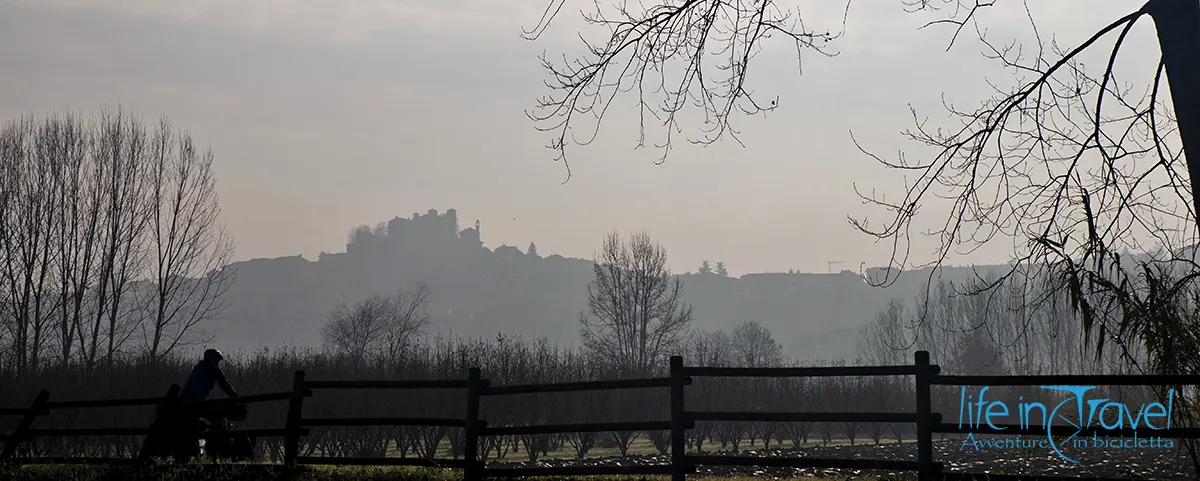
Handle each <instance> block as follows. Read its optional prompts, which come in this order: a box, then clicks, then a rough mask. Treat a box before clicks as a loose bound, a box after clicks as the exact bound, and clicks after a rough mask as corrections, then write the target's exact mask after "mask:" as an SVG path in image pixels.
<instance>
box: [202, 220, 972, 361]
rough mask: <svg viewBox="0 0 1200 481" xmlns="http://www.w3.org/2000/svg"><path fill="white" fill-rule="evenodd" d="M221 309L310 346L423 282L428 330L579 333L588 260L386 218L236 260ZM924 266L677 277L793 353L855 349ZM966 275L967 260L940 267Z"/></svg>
mask: <svg viewBox="0 0 1200 481" xmlns="http://www.w3.org/2000/svg"><path fill="white" fill-rule="evenodd" d="M234 268H235V269H237V278H236V280H235V281H234V284H233V285H232V287H231V288H230V290H229V291H228V293H227V296H228V297H227V301H228V302H229V307H228V309H226V310H225V311H224V313H223V315H222V316H221V317H220V318H219V319H216V320H215V323H214V324H213V326H212V327H213V328H215V330H216V336H217V342H218V343H219V344H220V345H221V346H222V347H225V348H227V349H233V350H236V349H247V350H252V349H256V348H259V347H261V346H267V347H272V348H274V347H278V346H281V345H289V346H306V345H317V344H319V332H320V324H321V320H322V317H323V315H324V314H325V312H327V311H328V310H329V309H330V308H331V307H332V306H334V305H335V304H336V303H337V302H339V301H342V300H346V301H354V300H356V299H358V298H360V297H362V296H364V295H366V294H367V293H369V292H372V291H374V292H389V291H395V290H398V289H403V288H407V287H410V286H412V285H413V284H414V283H416V282H425V283H426V284H428V285H429V286H430V289H431V302H432V311H433V313H434V319H433V327H432V328H431V330H430V332H431V333H432V332H442V333H450V332H453V333H454V334H456V335H465V336H484V337H493V336H495V335H496V334H497V333H500V332H503V333H508V334H518V335H523V336H526V337H541V336H544V337H547V338H549V339H551V340H552V341H556V342H559V343H562V344H572V343H574V342H575V341H576V340H577V338H578V317H579V312H580V311H581V310H582V309H584V308H585V307H586V305H585V301H586V295H587V291H586V287H587V284H588V283H589V282H590V281H591V280H592V263H591V261H590V260H586V259H575V258H566V257H562V256H558V255H550V256H545V257H541V256H530V255H527V254H525V253H524V252H522V251H521V250H520V249H517V248H515V247H511V246H502V247H498V248H496V249H495V250H490V249H487V248H485V247H483V245H482V242H481V240H480V234H479V230H478V223H476V226H475V227H470V228H467V229H462V230H459V226H458V220H457V217H456V213H455V211H454V210H453V209H450V210H448V211H447V212H445V213H438V212H437V211H436V210H430V211H428V212H427V213H426V214H424V215H417V214H414V215H413V216H412V217H411V218H395V219H393V220H391V221H390V222H388V223H387V225H386V229H376V230H374V231H372V230H369V229H362V230H360V231H358V232H356V234H355V236H354V238H353V239H352V240H351V242H350V243H349V244H347V246H346V252H344V253H334V254H330V253H322V254H321V256H320V258H319V259H318V260H316V261H310V260H307V259H304V258H303V257H300V256H293V257H281V258H275V259H254V260H250V261H245V262H239V263H237V264H235V265H234ZM929 274H930V272H929V271H914V272H911V273H905V274H904V275H902V276H901V277H900V279H899V280H898V281H897V282H896V284H894V285H893V286H891V287H889V288H887V289H881V288H877V287H871V286H869V285H868V284H867V283H866V282H864V281H863V279H862V278H861V277H860V276H859V275H858V274H856V273H853V272H850V271H842V272H840V273H835V274H789V273H763V274H747V275H744V276H742V277H740V278H732V277H725V276H720V275H717V274H713V273H706V274H684V275H682V276H681V277H682V278H683V280H684V291H685V298H686V300H687V302H689V303H691V304H692V305H693V306H694V308H695V315H696V323H695V325H696V327H699V328H703V329H710V330H715V329H725V330H729V329H732V328H733V327H734V326H736V325H737V324H740V323H742V322H745V321H757V322H759V323H761V324H762V325H764V326H766V327H767V328H769V329H770V330H771V331H772V332H773V333H774V335H775V337H776V339H778V340H779V341H780V342H781V343H783V345H784V346H785V347H786V348H787V349H788V351H789V353H791V354H792V355H794V356H796V357H802V358H830V357H839V356H843V355H844V356H847V357H853V355H854V354H853V348H854V338H855V335H856V333H857V329H858V326H860V325H862V324H863V323H865V322H867V321H869V320H870V319H872V318H873V317H874V316H875V313H876V312H877V311H878V310H880V309H881V308H882V307H883V306H884V305H885V304H886V303H887V301H888V300H889V299H891V298H892V297H895V296H898V295H899V296H904V297H911V296H912V295H915V294H917V293H918V292H920V289H921V287H922V286H923V285H924V283H925V282H926V280H927V279H928V278H929ZM940 275H941V276H942V277H953V278H957V279H964V278H966V277H967V276H969V275H970V269H969V268H944V269H943V270H942V272H941V273H940Z"/></svg>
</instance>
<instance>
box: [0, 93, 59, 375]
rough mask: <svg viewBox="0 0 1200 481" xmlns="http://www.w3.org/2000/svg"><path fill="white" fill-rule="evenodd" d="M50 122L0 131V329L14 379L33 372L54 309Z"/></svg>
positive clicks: (31, 121)
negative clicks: (1, 310) (1, 186)
mask: <svg viewBox="0 0 1200 481" xmlns="http://www.w3.org/2000/svg"><path fill="white" fill-rule="evenodd" d="M55 127H56V124H55V123H54V122H53V121H47V122H42V123H39V122H38V121H37V119H35V118H33V117H25V118H22V119H20V120H17V121H14V122H10V123H9V124H7V125H5V126H4V129H3V131H2V132H0V163H3V164H4V165H5V167H4V169H3V170H4V171H5V174H6V175H5V181H4V182H5V184H6V188H5V191H6V192H7V195H6V196H5V197H6V202H5V203H4V205H3V206H0V207H3V208H4V211H2V212H0V250H2V251H3V254H2V255H0V258H2V260H3V261H4V265H3V272H2V275H3V284H4V285H5V288H4V289H0V292H5V293H6V294H7V296H6V298H5V299H4V302H5V304H6V311H7V312H8V319H7V320H6V322H5V325H4V326H3V327H4V328H5V330H6V331H7V334H8V337H9V338H10V339H11V341H12V345H11V347H10V350H11V354H10V358H11V359H12V363H13V366H14V368H15V370H16V372H17V374H18V375H21V374H24V373H26V372H27V371H28V370H30V369H35V368H36V367H37V365H38V362H39V356H40V354H41V349H42V347H43V346H44V344H45V343H46V341H47V340H48V339H47V337H48V336H47V335H48V334H49V333H48V332H46V331H47V329H46V327H47V324H48V323H49V321H50V320H51V315H52V313H53V311H54V310H55V309H54V306H53V305H52V304H51V302H52V301H55V300H57V299H54V298H53V296H50V295H48V289H49V288H50V287H52V284H53V283H54V282H53V277H52V276H53V275H54V274H55V272H54V270H55V269H54V262H55V260H56V258H57V254H58V250H57V249H55V248H54V244H55V242H56V241H57V240H58V231H57V227H58V224H57V222H56V220H57V219H56V218H55V213H56V209H57V206H58V201H59V199H58V198H57V197H56V195H55V191H56V184H55V181H56V180H57V179H56V176H55V172H56V170H57V169H58V168H59V162H60V159H59V158H57V157H56V156H55V154H56V152H55V151H54V142H53V139H54V133H55V132H54V129H55Z"/></svg>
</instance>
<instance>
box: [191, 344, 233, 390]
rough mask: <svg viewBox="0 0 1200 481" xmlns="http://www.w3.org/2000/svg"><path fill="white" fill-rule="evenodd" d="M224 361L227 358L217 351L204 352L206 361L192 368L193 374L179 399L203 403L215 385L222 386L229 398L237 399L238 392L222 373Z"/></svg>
mask: <svg viewBox="0 0 1200 481" xmlns="http://www.w3.org/2000/svg"><path fill="white" fill-rule="evenodd" d="M224 359H225V356H222V355H221V351H218V350H216V349H209V350H207V351H204V359H203V360H201V361H200V362H198V363H196V367H194V368H192V374H191V376H188V380H187V384H185V385H184V386H183V390H182V391H180V392H179V399H180V400H182V401H203V400H205V399H207V398H208V393H209V392H211V391H212V389H213V387H214V386H215V385H220V386H221V390H222V391H225V394H226V395H227V396H229V397H237V395H238V393H237V391H236V390H234V389H233V386H231V385H229V380H228V379H225V373H224V372H222V371H221V361H222V360H224Z"/></svg>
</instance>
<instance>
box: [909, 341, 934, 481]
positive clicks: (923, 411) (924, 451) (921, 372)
mask: <svg viewBox="0 0 1200 481" xmlns="http://www.w3.org/2000/svg"><path fill="white" fill-rule="evenodd" d="M914 357H915V358H916V359H915V361H916V367H917V373H916V378H917V382H916V384H917V386H916V387H917V478H918V479H920V481H932V480H933V479H934V470H935V467H934V464H933V429H932V428H933V426H932V424H933V403H932V400H931V398H932V395H931V393H930V390H931V389H930V379H929V378H930V377H931V376H932V375H933V370H932V369H931V368H930V366H929V351H917V353H916V355H915V356H914Z"/></svg>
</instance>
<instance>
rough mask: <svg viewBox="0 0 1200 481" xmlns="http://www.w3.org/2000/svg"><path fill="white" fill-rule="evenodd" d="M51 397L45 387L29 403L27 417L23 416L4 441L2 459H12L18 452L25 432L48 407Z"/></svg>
mask: <svg viewBox="0 0 1200 481" xmlns="http://www.w3.org/2000/svg"><path fill="white" fill-rule="evenodd" d="M49 399H50V391H47V390H45V389H43V390H42V392H39V393H38V395H37V397H36V398H34V400H33V404H31V405H29V412H26V413H25V417H22V418H21V422H20V423H18V424H17V427H16V429H13V432H12V437H11V438H9V441H8V442H6V443H4V450H3V451H0V461H4V460H8V459H11V458H12V456H13V454H15V453H16V452H17V446H20V444H21V442H22V441H24V439H22V438H23V437H24V436H25V432H26V431H28V430H29V428H30V427H32V426H33V421H34V420H36V419H37V417H38V416H40V415H41V414H42V410H44V409H45V408H46V401H47V400H49Z"/></svg>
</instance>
